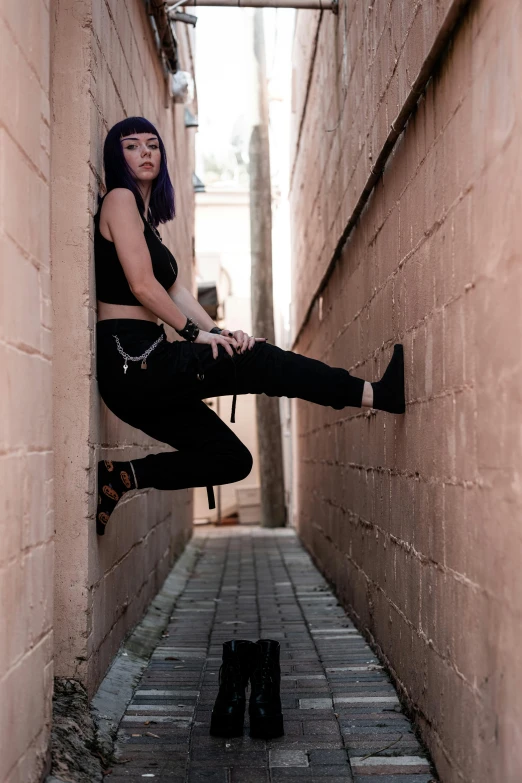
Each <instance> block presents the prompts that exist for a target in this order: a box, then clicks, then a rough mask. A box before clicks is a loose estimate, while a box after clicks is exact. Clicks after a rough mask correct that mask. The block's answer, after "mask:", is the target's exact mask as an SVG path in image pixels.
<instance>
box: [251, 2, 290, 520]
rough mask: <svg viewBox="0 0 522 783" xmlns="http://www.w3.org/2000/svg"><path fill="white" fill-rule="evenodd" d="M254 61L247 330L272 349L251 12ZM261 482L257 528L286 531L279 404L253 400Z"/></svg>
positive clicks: (261, 53) (258, 37)
mask: <svg viewBox="0 0 522 783" xmlns="http://www.w3.org/2000/svg"><path fill="white" fill-rule="evenodd" d="M254 58H255V65H256V81H257V97H258V101H257V103H258V108H257V117H256V120H255V124H254V126H253V128H252V135H251V137H250V148H249V156H250V167H249V169H250V247H251V251H250V252H251V259H252V271H251V301H252V329H253V334H254V335H255V336H256V337H266V338H267V340H268V341H269V342H271V343H275V330H274V304H273V288H272V192H271V182H270V146H269V140H268V92H267V82H266V56H265V35H264V27H263V10H262V9H261V8H256V10H255V11H254ZM256 420H257V433H258V442H259V472H260V481H261V524H262V526H263V527H283V526H284V525H286V505H285V488H284V473H283V449H282V442H281V421H280V416H279V398H278V397H268V396H267V395H265V394H259V395H257V397H256Z"/></svg>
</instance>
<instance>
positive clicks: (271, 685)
mask: <svg viewBox="0 0 522 783" xmlns="http://www.w3.org/2000/svg"><path fill="white" fill-rule="evenodd" d="M256 646H257V650H256V652H255V653H254V654H253V656H254V660H253V663H252V670H251V673H250V685H251V691H250V701H249V715H250V736H251V737H254V738H258V739H270V738H272V737H281V736H282V735H283V734H284V733H285V732H284V728H283V713H282V711H281V697H280V687H281V669H280V666H279V653H280V646H279V642H276V641H273V640H272V639H259V641H258V642H257V644H256Z"/></svg>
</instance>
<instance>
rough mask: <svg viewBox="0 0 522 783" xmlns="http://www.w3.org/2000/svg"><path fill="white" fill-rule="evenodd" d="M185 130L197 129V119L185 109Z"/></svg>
mask: <svg viewBox="0 0 522 783" xmlns="http://www.w3.org/2000/svg"><path fill="white" fill-rule="evenodd" d="M185 128H199V122H198V118H197V117H195V116H194V115H193V114H192V112H191V111H190V109H187V108H186V107H185Z"/></svg>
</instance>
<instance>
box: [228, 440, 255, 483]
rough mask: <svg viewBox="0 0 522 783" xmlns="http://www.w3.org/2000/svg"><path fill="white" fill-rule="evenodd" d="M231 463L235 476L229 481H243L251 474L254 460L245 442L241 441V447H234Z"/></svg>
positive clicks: (232, 472)
mask: <svg viewBox="0 0 522 783" xmlns="http://www.w3.org/2000/svg"><path fill="white" fill-rule="evenodd" d="M229 459H230V458H229ZM231 463H232V464H231V465H230V468H231V474H232V476H233V477H232V478H230V479H229V483H232V482H235V481H241V480H242V479H245V478H246V477H247V476H248V475H249V474H250V471H251V470H252V466H253V464H254V460H253V457H252V454H251V453H250V451H249V449H247V447H246V446H245V444H244V443H241V444H240V447H239V446H238V447H236V448H235V449H234V453H233V456H232V459H231ZM227 464H228V463H227Z"/></svg>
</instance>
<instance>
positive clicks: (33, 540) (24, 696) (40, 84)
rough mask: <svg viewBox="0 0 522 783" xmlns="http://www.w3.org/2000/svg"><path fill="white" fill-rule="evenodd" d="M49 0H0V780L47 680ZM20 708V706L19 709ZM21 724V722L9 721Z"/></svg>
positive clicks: (36, 713) (46, 690) (35, 735)
mask: <svg viewBox="0 0 522 783" xmlns="http://www.w3.org/2000/svg"><path fill="white" fill-rule="evenodd" d="M49 184H50V139H49V8H48V4H47V3H46V2H44V0H35V2H34V3H33V4H32V6H31V13H29V14H28V13H26V12H25V11H24V10H23V8H22V4H17V3H2V6H1V8H0V363H1V365H2V370H1V372H0V421H1V425H0V629H1V630H0V693H1V708H0V780H1V781H2V783H33V781H37V780H38V779H39V777H40V774H41V772H42V770H43V768H44V765H45V758H46V749H47V742H48V738H49V729H50V705H51V692H52V671H53V670H52V648H53V638H52V611H53V601H52V595H53V589H52V573H53V541H52V535H53V503H52V487H53V472H52V471H53V464H52V463H53V451H52V449H53V444H52V428H51V415H52V383H51V371H52V331H51V308H50V256H49V190H50V187H49ZM21 716H23V718H21ZM13 726H16V731H13Z"/></svg>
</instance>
